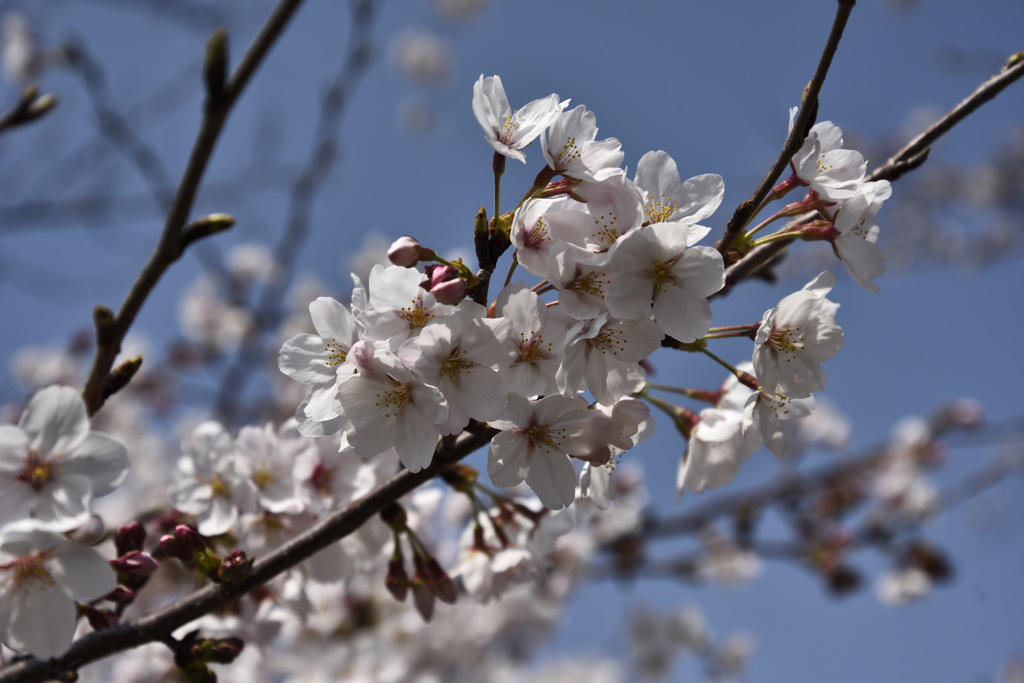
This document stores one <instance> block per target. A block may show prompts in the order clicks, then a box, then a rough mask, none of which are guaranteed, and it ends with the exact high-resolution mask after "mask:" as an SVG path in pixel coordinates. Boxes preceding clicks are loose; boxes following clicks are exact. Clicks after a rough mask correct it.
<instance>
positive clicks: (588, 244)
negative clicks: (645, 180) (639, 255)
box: [547, 175, 644, 266]
mask: <svg viewBox="0 0 1024 683" xmlns="http://www.w3.org/2000/svg"><path fill="white" fill-rule="evenodd" d="M575 192H576V194H577V195H578V196H579V197H580V198H581V199H583V200H584V201H585V202H586V204H585V205H584V208H585V210H584V211H558V212H551V213H549V214H547V219H548V224H549V226H550V231H551V235H552V236H553V237H554V238H555V239H557V240H560V241H562V242H567V243H569V244H572V245H574V246H576V247H579V249H580V251H579V252H577V254H576V258H577V260H580V261H585V262H587V263H589V264H592V265H595V266H605V265H607V263H608V259H609V258H611V255H612V252H613V251H614V249H615V248H616V247H617V243H618V241H619V240H620V239H621V238H622V237H623V235H626V234H627V233H629V232H631V231H633V230H636V229H638V228H639V227H640V226H641V224H642V223H643V215H644V214H643V204H642V197H641V193H640V190H639V189H637V187H636V185H634V184H633V182H632V181H631V180H629V179H628V178H626V176H625V175H621V176H613V177H611V178H609V179H608V180H605V181H603V182H600V183H587V184H584V185H580V186H579V187H577V188H576V190H575Z"/></svg>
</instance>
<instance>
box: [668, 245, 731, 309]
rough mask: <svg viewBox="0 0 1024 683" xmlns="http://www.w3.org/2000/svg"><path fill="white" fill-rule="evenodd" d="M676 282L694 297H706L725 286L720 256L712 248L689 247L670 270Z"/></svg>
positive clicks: (723, 266) (723, 268)
mask: <svg viewBox="0 0 1024 683" xmlns="http://www.w3.org/2000/svg"><path fill="white" fill-rule="evenodd" d="M672 274H673V275H675V276H676V281H677V282H679V281H682V283H683V286H684V287H686V289H687V290H688V291H690V292H691V293H692V294H695V295H696V296H701V297H708V296H711V295H712V294H714V293H715V292H717V291H718V290H720V289H721V288H722V287H724V286H725V265H724V263H723V262H722V255H721V254H719V253H718V250H717V249H714V248H712V247H691V248H690V249H687V250H686V253H685V254H683V256H682V258H680V259H679V261H678V262H677V263H676V265H675V267H674V268H672Z"/></svg>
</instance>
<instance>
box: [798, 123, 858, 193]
mask: <svg viewBox="0 0 1024 683" xmlns="http://www.w3.org/2000/svg"><path fill="white" fill-rule="evenodd" d="M796 112H797V108H796V107H793V108H792V109H790V115H789V127H790V129H792V128H793V120H794V118H795V116H796ZM842 147H843V131H842V130H840V128H839V126H837V125H835V124H834V123H832V122H831V121H822V122H820V123H816V124H815V125H814V126H813V127H812V128H811V130H810V132H809V133H808V135H807V138H806V139H804V143H803V145H802V146H801V147H800V149H799V151H797V153H796V154H795V155H794V156H793V160H792V161H791V162H790V163H791V164H792V166H793V172H794V173H795V174H796V176H797V178H799V179H800V180H801V182H803V183H805V184H807V185H810V187H811V189H812V190H813V191H815V192H817V193H818V194H819V195H821V197H822V198H823V199H825V200H827V201H833V202H834V201H841V200H844V199H848V198H850V197H852V196H854V195H855V194H857V187H858V186H859V185H860V184H861V182H862V181H863V180H864V172H865V170H866V169H867V162H866V161H864V157H863V156H862V155H861V153H860V152H857V151H855V150H852V149H843V148H842Z"/></svg>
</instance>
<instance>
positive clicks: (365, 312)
mask: <svg viewBox="0 0 1024 683" xmlns="http://www.w3.org/2000/svg"><path fill="white" fill-rule="evenodd" d="M422 281H423V274H422V273H420V272H419V271H418V270H416V269H415V268H402V267H400V266H387V267H384V266H380V265H376V266H374V267H373V270H371V271H370V278H369V293H368V295H367V301H366V307H365V308H363V309H362V310H359V311H357V313H356V320H357V322H358V324H359V325H361V326H362V328H363V331H362V335H361V337H362V338H363V339H366V340H368V341H374V342H377V341H381V342H387V344H388V346H389V348H390V349H391V350H392V351H394V350H396V349H397V348H398V347H399V346H401V344H402V342H404V341H405V340H406V339H408V338H409V337H414V336H416V335H417V334H419V333H420V330H422V329H423V328H424V326H426V325H427V324H428V323H430V322H433V321H434V320H438V319H440V318H443V317H444V316H446V315H448V313H450V312H451V310H452V306H448V305H445V304H440V303H438V302H437V299H436V298H434V295H433V294H431V293H430V292H428V291H426V290H425V289H423V288H422V287H420V282H422ZM352 300H353V302H355V301H356V296H355V293H354V292H353V299H352Z"/></svg>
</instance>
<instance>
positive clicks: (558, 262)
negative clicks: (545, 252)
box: [547, 242, 612, 320]
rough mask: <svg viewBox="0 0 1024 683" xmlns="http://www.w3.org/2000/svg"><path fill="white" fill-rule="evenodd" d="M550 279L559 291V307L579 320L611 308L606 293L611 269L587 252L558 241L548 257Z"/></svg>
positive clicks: (594, 316) (609, 282) (595, 315)
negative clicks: (592, 259)
mask: <svg viewBox="0 0 1024 683" xmlns="http://www.w3.org/2000/svg"><path fill="white" fill-rule="evenodd" d="M548 259H549V266H550V267H549V270H548V276H547V278H548V280H549V281H550V282H551V284H552V285H554V287H555V288H556V289H557V290H558V307H559V308H560V309H561V310H563V311H565V313H566V315H569V316H572V317H573V318H575V319H576V320H587V319H588V318H596V317H597V316H598V315H600V314H601V313H604V312H606V311H607V310H608V307H607V306H606V305H605V302H604V296H605V292H606V291H608V285H610V284H611V280H612V278H611V271H610V270H609V269H608V268H606V267H599V266H594V265H592V264H590V263H589V262H588V261H589V260H590V259H588V258H587V252H584V251H583V250H582V249H580V248H579V247H576V246H575V245H572V244H566V243H565V242H558V243H557V244H555V245H554V246H553V247H552V248H551V252H550V254H549V256H548Z"/></svg>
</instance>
